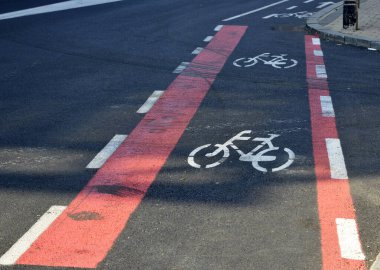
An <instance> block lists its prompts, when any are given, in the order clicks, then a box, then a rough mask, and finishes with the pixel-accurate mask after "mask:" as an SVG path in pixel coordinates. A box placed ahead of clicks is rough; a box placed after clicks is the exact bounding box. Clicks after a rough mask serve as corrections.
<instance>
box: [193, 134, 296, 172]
mask: <svg viewBox="0 0 380 270" xmlns="http://www.w3.org/2000/svg"><path fill="white" fill-rule="evenodd" d="M251 132H252V131H251V130H245V131H242V132H240V133H239V134H237V135H235V136H234V137H232V138H231V139H229V140H228V141H226V142H225V143H224V144H215V145H214V147H215V148H216V149H215V150H214V151H212V152H208V153H206V154H204V156H205V157H208V158H213V157H217V156H218V155H219V154H223V155H222V157H221V158H220V159H219V160H217V161H215V162H213V163H211V164H207V165H203V167H204V168H206V169H209V168H214V167H216V166H219V165H220V164H222V163H223V162H224V161H226V160H227V159H228V157H229V156H230V149H229V147H230V148H232V149H234V150H235V151H236V152H237V153H238V154H239V155H240V158H239V160H240V161H246V162H251V163H252V166H253V168H255V169H256V170H258V171H261V172H263V173H266V172H268V169H267V168H265V167H263V166H261V165H260V163H263V162H264V163H265V162H269V161H275V160H276V159H277V157H276V156H273V155H267V153H269V152H271V151H279V150H280V147H275V146H274V145H273V143H272V140H273V139H274V138H277V137H279V136H280V135H278V134H269V138H254V139H253V140H252V141H255V142H261V144H260V145H258V146H257V147H255V148H254V149H253V150H252V151H250V152H249V153H247V154H245V153H243V152H242V151H241V150H240V149H239V148H238V147H237V146H236V145H235V144H234V142H235V141H248V140H250V139H251V138H252V137H251V136H246V135H248V134H251ZM264 146H267V148H266V149H263V150H261V149H262V148H263V147H264ZM209 147H211V144H205V145H202V146H199V147H197V148H195V149H194V150H193V151H192V152H191V153H190V155H189V157H188V158H187V162H188V163H189V165H190V166H192V167H194V168H197V169H199V168H202V165H200V164H198V163H196V162H195V159H194V157H195V156H197V155H198V154H199V153H200V151H201V150H203V149H206V148H209ZM259 150H261V151H259ZM283 151H285V152H286V154H287V155H288V160H287V161H286V162H285V163H284V164H282V165H280V166H277V167H275V168H272V169H271V171H272V172H277V171H280V170H283V169H285V168H287V167H289V166H290V165H291V164H292V163H293V161H294V159H295V155H294V152H293V151H292V150H290V149H288V148H284V149H283Z"/></svg>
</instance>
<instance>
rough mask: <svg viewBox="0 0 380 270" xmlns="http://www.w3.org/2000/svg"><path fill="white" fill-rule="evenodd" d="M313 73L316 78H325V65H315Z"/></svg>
mask: <svg viewBox="0 0 380 270" xmlns="http://www.w3.org/2000/svg"><path fill="white" fill-rule="evenodd" d="M315 73H316V74H317V78H327V73H326V67H325V65H315Z"/></svg>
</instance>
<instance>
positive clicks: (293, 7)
mask: <svg viewBox="0 0 380 270" xmlns="http://www.w3.org/2000/svg"><path fill="white" fill-rule="evenodd" d="M297 7H298V6H291V7H288V8H287V10H292V9H295V8H297Z"/></svg>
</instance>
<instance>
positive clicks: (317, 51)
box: [314, 50, 323, 56]
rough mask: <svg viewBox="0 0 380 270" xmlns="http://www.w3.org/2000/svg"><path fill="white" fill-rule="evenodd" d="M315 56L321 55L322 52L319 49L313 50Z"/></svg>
mask: <svg viewBox="0 0 380 270" xmlns="http://www.w3.org/2000/svg"><path fill="white" fill-rule="evenodd" d="M314 55H315V56H323V52H322V51H321V50H314Z"/></svg>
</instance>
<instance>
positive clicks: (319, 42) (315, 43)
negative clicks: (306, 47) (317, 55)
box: [311, 38, 321, 45]
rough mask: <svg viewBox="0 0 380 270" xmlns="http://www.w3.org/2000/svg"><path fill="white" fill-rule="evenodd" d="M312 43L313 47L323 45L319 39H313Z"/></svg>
mask: <svg viewBox="0 0 380 270" xmlns="http://www.w3.org/2000/svg"><path fill="white" fill-rule="evenodd" d="M311 41H312V42H313V45H321V40H320V39H319V38H312V39H311Z"/></svg>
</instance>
